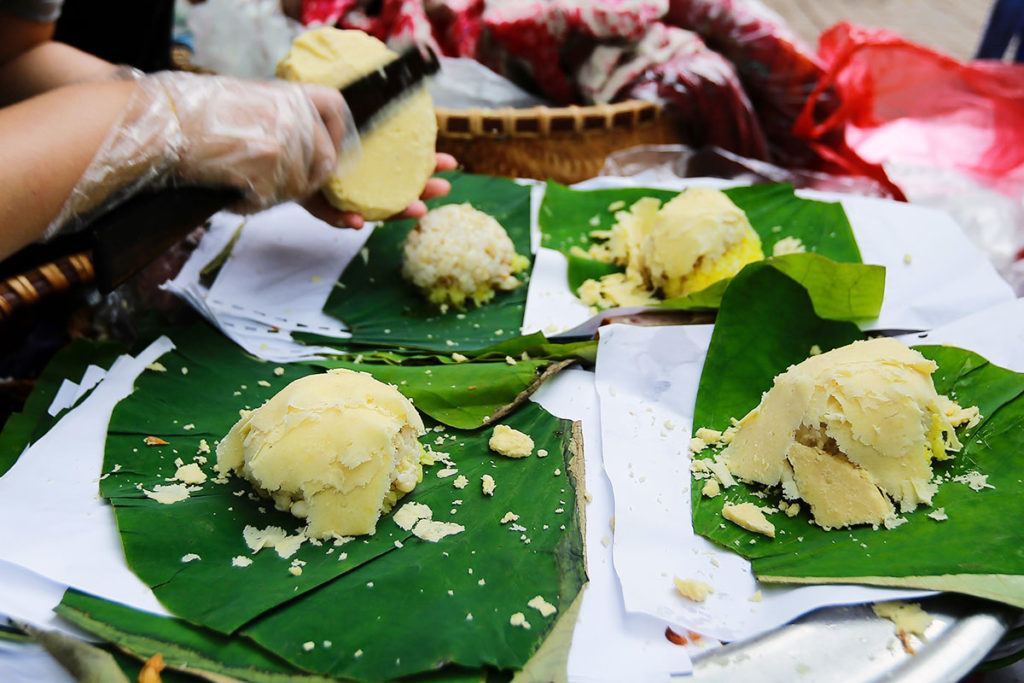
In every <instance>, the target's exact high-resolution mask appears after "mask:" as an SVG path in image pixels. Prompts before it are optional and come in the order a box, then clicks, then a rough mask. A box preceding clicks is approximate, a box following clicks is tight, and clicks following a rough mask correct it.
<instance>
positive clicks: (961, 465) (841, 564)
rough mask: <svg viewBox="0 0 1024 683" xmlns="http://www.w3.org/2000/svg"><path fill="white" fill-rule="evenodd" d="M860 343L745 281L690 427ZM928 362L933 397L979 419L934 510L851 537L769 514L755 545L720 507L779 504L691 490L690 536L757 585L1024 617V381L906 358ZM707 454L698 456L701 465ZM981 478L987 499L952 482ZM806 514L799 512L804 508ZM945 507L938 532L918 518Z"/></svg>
mask: <svg viewBox="0 0 1024 683" xmlns="http://www.w3.org/2000/svg"><path fill="white" fill-rule="evenodd" d="M860 338H863V335H862V334H861V333H860V332H859V331H858V330H857V329H856V328H855V327H854V326H853V325H851V324H849V323H844V322H836V321H829V320H824V319H822V318H820V317H818V316H817V315H815V313H814V310H813V307H812V306H811V303H810V299H809V297H808V295H807V293H806V291H804V290H803V289H802V288H801V287H800V286H799V285H797V284H796V283H795V282H794V281H793V280H791V279H789V278H788V277H786V276H784V275H783V274H782V273H780V272H779V271H777V270H775V269H770V268H762V269H759V270H753V269H751V270H745V271H743V272H741V273H740V274H739V275H737V276H736V278H735V279H734V280H733V284H732V286H731V287H730V288H729V290H728V291H727V292H726V294H725V297H724V299H723V301H722V308H721V310H720V311H719V315H718V320H717V323H716V325H715V330H714V333H713V335H712V339H711V344H710V347H709V349H708V356H707V361H706V362H705V366H704V371H703V374H702V375H701V381H700V386H699V389H698V394H697V402H696V406H695V413H694V425H695V427H701V426H705V427H711V428H714V429H724V428H726V427H728V426H729V424H730V418H737V419H738V418H741V417H743V416H744V415H745V414H746V413H747V412H748V411H749V410H750V409H751V408H753V407H754V406H756V405H757V404H758V402H759V401H760V398H761V393H762V392H763V391H766V390H768V388H770V387H771V384H772V380H773V378H774V377H775V375H777V374H779V373H780V372H782V371H784V370H785V369H786V367H788V366H789V365H790V364H793V363H798V362H800V361H802V360H804V359H805V358H806V357H807V356H808V355H809V351H810V349H811V347H812V346H813V345H818V346H819V347H820V348H821V349H822V350H828V349H831V348H835V347H837V346H842V345H845V344H848V343H850V342H852V341H854V340H856V339H860ZM916 348H918V350H919V351H920V352H921V353H923V354H924V355H925V356H927V357H929V358H931V359H932V360H934V361H935V362H936V363H937V364H938V366H939V369H938V371H937V372H936V373H935V374H934V375H933V379H934V382H935V387H936V389H937V390H938V391H939V393H943V394H947V395H949V396H952V397H955V398H956V400H957V401H958V402H959V403H960V404H961V405H963V406H970V405H977V406H978V407H979V409H980V411H981V414H982V416H983V419H982V421H981V423H980V424H978V425H977V426H975V427H973V428H970V429H961V430H959V431H958V435H959V437H960V439H961V441H962V442H963V444H964V447H963V449H962V450H961V451H960V452H959V453H957V454H956V455H955V456H954V457H953V458H952V459H951V460H947V461H943V462H936V463H934V469H935V471H936V473H938V474H940V475H941V476H942V478H943V480H944V482H943V483H942V484H941V486H940V487H939V491H938V493H937V494H936V495H935V497H934V500H933V507H932V508H931V509H930V508H927V507H925V508H919V509H917V510H915V511H913V512H911V513H907V514H906V515H905V517H906V519H907V522H906V523H905V524H902V525H901V526H898V527H896V528H893V529H888V530H886V529H879V530H877V531H876V530H872V529H871V528H870V527H867V526H861V527H854V528H852V529H843V530H832V531H824V530H822V529H821V528H820V527H817V526H814V525H812V524H811V523H810V521H809V517H808V515H807V512H806V511H801V513H800V514H799V515H798V516H796V517H794V518H789V517H787V516H786V515H784V514H773V515H771V516H770V519H771V521H772V522H773V523H774V524H775V526H776V536H775V538H774V539H769V538H767V537H765V536H761V535H759V534H753V533H750V532H747V531H745V530H744V529H741V528H740V527H738V526H736V525H734V524H728V523H725V524H724V525H723V520H722V516H721V511H722V507H723V505H724V503H726V502H732V503H739V502H752V503H755V504H757V505H759V506H763V505H766V504H769V505H770V504H773V503H775V502H777V500H778V494H777V493H775V492H769V494H768V498H767V499H762V498H758V497H756V495H755V494H758V493H759V492H760V491H761V487H759V486H756V485H746V484H742V483H740V484H738V485H737V486H734V487H730V488H728V489H724V491H723V495H720V496H718V497H716V498H707V497H704V496H702V495H701V494H700V489H701V487H700V486H693V487H692V492H691V497H692V505H693V527H694V530H695V531H696V532H697V533H698V534H701V535H702V536H705V537H707V538H708V539H710V540H712V541H714V542H715V543H718V544H719V545H721V546H724V547H726V548H729V549H730V550H733V551H734V552H737V553H739V554H740V555H742V556H744V557H746V558H749V559H750V560H751V561H752V565H753V570H754V572H755V574H756V575H757V576H758V578H760V579H762V580H765V581H773V582H787V583H865V584H873V585H882V586H901V587H910V588H922V589H932V590H943V591H954V592H959V593H965V594H969V595H974V596H979V597H983V598H988V599H992V600H998V601H1001V602H1005V603H1008V604H1011V605H1015V606H1017V607H1024V577H1022V576H1021V573H1022V572H1021V570H1022V568H1024V543H1022V540H1024V534H1022V532H1021V526H1020V520H1021V519H1024V497H1022V496H1021V495H1020V491H1021V484H1020V480H1021V472H1024V429H1022V426H1024V375H1021V374H1018V373H1015V372H1011V371H1009V370H1006V369H1003V368H999V367H996V366H994V365H992V364H991V363H989V362H988V361H986V360H985V359H983V358H981V357H980V356H978V355H976V354H974V353H972V352H970V351H967V350H964V349H958V348H953V347H944V346H921V347H916ZM711 453H712V449H706V450H705V451H704V452H703V453H701V454H699V455H698V456H697V457H710V456H711ZM969 472H980V473H981V474H984V475H988V483H989V484H990V485H991V486H993V487H994V488H984V489H982V490H980V491H975V490H973V489H971V488H970V487H969V486H967V485H966V484H964V483H961V482H958V481H955V480H954V478H956V477H959V476H961V475H965V474H967V473H969ZM803 507H806V506H803ZM937 508H944V510H945V513H946V514H947V515H948V519H947V520H946V521H936V520H935V519H932V518H930V517H928V516H927V515H928V513H929V512H931V511H932V509H937Z"/></svg>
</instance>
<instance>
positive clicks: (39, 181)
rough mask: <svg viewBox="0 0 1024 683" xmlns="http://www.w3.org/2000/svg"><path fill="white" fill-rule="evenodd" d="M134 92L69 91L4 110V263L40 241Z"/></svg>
mask: <svg viewBox="0 0 1024 683" xmlns="http://www.w3.org/2000/svg"><path fill="white" fill-rule="evenodd" d="M134 88H135V83H134V82H131V81H111V82H104V83H89V84H85V85H74V86H67V87H63V88H58V89H56V90H52V91H50V92H48V93H45V94H43V95H40V96H38V97H33V98H31V99H29V100H25V101H23V102H20V103H18V104H15V105H11V106H9V107H5V108H3V109H0V260H2V259H3V258H5V257H6V256H9V255H10V254H12V253H14V252H15V251H17V250H18V249H20V248H21V247H23V246H26V245H27V244H30V243H32V242H34V241H36V240H37V239H38V238H39V237H40V236H42V234H43V233H44V231H45V230H46V228H47V226H48V225H49V223H50V221H52V220H53V219H54V217H55V216H56V215H57V213H58V211H59V210H60V207H61V206H62V205H63V203H64V200H65V199H67V197H68V195H69V194H70V193H71V190H72V189H73V188H74V187H75V184H76V183H77V181H78V179H79V178H80V177H81V176H82V174H83V173H84V172H85V169H86V168H87V167H88V166H89V162H90V161H91V160H92V158H93V156H94V155H95V154H96V151H97V150H98V149H99V147H100V145H101V144H102V143H103V140H104V139H105V138H106V136H107V134H108V132H109V131H110V129H111V127H112V126H113V125H114V124H115V123H116V122H117V121H118V119H119V118H120V116H121V113H122V111H123V109H124V107H125V105H126V103H127V102H128V100H129V98H130V97H131V94H132V92H133V90H134Z"/></svg>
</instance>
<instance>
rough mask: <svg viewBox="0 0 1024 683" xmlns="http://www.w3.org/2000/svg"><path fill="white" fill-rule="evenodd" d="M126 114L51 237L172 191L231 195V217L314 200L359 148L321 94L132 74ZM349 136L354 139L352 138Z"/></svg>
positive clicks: (334, 105) (339, 102)
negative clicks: (106, 205) (153, 190)
mask: <svg viewBox="0 0 1024 683" xmlns="http://www.w3.org/2000/svg"><path fill="white" fill-rule="evenodd" d="M129 75H130V76H131V77H132V78H134V79H135V87H134V90H133V91H132V94H131V96H130V98H129V99H128V101H127V104H126V105H125V106H124V110H123V112H122V114H121V116H120V118H119V120H118V122H117V123H116V124H115V126H114V127H113V129H112V132H111V133H110V134H109V135H108V136H107V138H106V141H105V142H104V143H103V144H102V146H101V147H100V148H99V150H98V151H97V152H96V154H95V156H94V157H93V159H92V161H91V162H90V164H89V166H88V167H87V168H86V170H85V172H84V173H83V174H82V176H81V178H80V179H79V180H78V182H77V184H76V185H75V187H74V189H73V190H72V191H71V195H70V196H69V197H68V199H67V200H66V201H65V202H64V205H63V206H62V208H61V210H60V213H59V214H58V216H57V218H56V219H55V220H53V221H52V223H51V224H50V228H49V229H48V230H47V236H49V235H51V234H53V233H54V232H55V231H56V230H57V229H59V228H61V227H63V226H66V225H71V224H73V223H74V221H76V220H79V219H81V218H82V217H83V216H84V215H86V214H87V212H88V211H90V210H92V209H93V208H95V207H96V206H98V205H100V204H101V203H102V202H103V201H104V200H105V199H106V198H108V197H110V196H112V195H114V194H115V193H120V196H121V197H122V198H124V197H127V196H129V195H130V194H132V193H133V192H134V191H135V190H137V189H138V188H141V187H144V186H149V187H160V186H161V185H166V184H168V183H171V182H178V183H182V184H186V185H206V186H213V187H224V186H227V187H235V188H239V189H240V190H242V192H243V193H244V198H243V200H242V201H241V202H240V203H239V204H238V205H235V206H232V207H230V208H231V209H232V210H235V211H239V212H242V213H249V212H254V211H259V210H260V209H264V208H266V207H269V206H271V205H273V204H277V203H279V202H282V201H285V200H289V199H302V198H304V197H308V196H309V195H310V194H312V193H314V192H316V191H317V189H318V188H320V187H321V186H322V185H323V183H324V181H325V180H326V178H327V176H328V174H329V173H330V172H331V170H332V169H333V168H334V167H335V166H336V165H337V159H338V149H339V147H343V146H345V145H346V144H352V143H354V142H357V141H358V136H357V135H355V134H354V130H355V128H354V126H353V125H352V124H351V123H350V121H351V115H350V114H349V112H348V106H347V105H346V104H345V102H344V99H343V98H342V96H341V94H340V93H339V92H337V91H336V90H333V89H331V88H327V87H324V86H318V85H308V84H297V83H286V82H284V81H257V80H246V79H239V78H232V77H227V76H200V75H197V74H190V73H181V72H169V71H168V72H158V73H156V74H152V75H142V74H139V73H138V72H132V73H130V74H129ZM348 131H353V133H352V134H348Z"/></svg>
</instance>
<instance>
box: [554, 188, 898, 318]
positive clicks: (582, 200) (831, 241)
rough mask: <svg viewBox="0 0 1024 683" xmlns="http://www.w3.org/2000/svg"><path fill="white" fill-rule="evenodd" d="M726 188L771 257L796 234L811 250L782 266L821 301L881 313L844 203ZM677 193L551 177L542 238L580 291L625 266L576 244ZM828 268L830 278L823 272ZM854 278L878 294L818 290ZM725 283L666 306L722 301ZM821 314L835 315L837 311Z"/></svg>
mask: <svg viewBox="0 0 1024 683" xmlns="http://www.w3.org/2000/svg"><path fill="white" fill-rule="evenodd" d="M723 191H724V192H725V194H726V195H728V196H729V198H730V199H731V200H732V201H733V202H734V203H735V204H736V205H737V206H739V207H740V208H741V209H743V211H744V212H745V213H746V214H747V218H748V219H749V220H750V224H751V226H752V227H753V228H754V230H755V231H756V232H757V233H758V235H759V236H760V238H761V247H762V249H763V251H764V253H765V254H766V255H768V256H771V254H772V250H773V248H774V246H775V244H776V243H777V242H779V241H780V240H781V239H784V238H787V237H792V238H797V239H799V240H800V241H801V242H802V243H803V245H804V247H805V248H806V250H807V252H809V254H804V255H801V254H796V255H793V256H792V257H787V260H788V261H789V263H788V264H787V265H783V266H781V267H782V268H785V269H786V270H787V271H788V272H789V274H790V275H791V276H792V277H793V278H794V279H796V280H797V281H799V282H801V283H803V284H805V286H806V287H807V288H808V289H809V290H811V291H812V292H814V293H815V298H816V303H817V300H818V299H821V298H824V299H825V300H826V301H835V302H836V303H834V304H832V308H833V309H835V310H842V309H843V308H847V309H849V310H848V311H847V312H846V313H844V315H845V316H846V318H848V319H857V318H870V317H873V316H875V315H877V314H878V306H880V303H881V295H882V291H883V288H884V271H883V270H882V269H880V268H877V267H870V268H869V267H866V266H864V265H862V263H861V255H860V250H859V249H858V248H857V241H856V239H855V238H854V236H853V231H852V230H851V228H850V222H849V220H847V218H846V214H845V213H844V211H843V207H842V206H841V205H840V204H839V203H837V202H822V201H817V200H811V199H804V198H802V197H797V196H796V195H795V194H794V192H793V188H792V186H789V185H780V184H764V185H752V186H747V187H734V188H729V189H726V190H723ZM677 194H678V192H675V191H672V190H664V189H657V188H644V187H626V188H610V189H600V190H573V189H570V188H567V187H565V186H563V185H560V184H558V183H556V182H553V181H549V182H548V184H547V187H546V189H545V193H544V200H543V202H542V203H541V206H540V213H539V217H538V222H539V224H540V228H541V233H542V234H541V245H542V246H544V247H547V248H550V249H555V250H557V251H560V252H562V253H563V254H565V256H566V257H567V258H568V260H569V270H568V275H569V287H570V289H571V290H572V291H576V289H577V288H578V287H579V286H580V285H581V284H583V282H584V281H585V280H586V279H588V278H600V277H601V276H602V275H605V274H607V273H612V272H617V271H621V270H622V269H621V268H620V267H618V266H615V265H612V264H605V263H600V262H597V261H593V260H590V259H586V258H581V257H579V256H576V255H573V254H572V248H573V247H580V248H583V249H586V248H587V247H588V246H589V245H591V244H594V243H596V242H595V240H594V239H593V238H591V236H590V233H591V232H593V231H595V230H609V229H611V227H612V225H613V224H614V222H615V213H616V212H617V211H620V210H626V209H628V208H629V207H630V206H631V205H632V204H633V203H635V202H636V201H637V200H639V199H641V198H643V197H654V198H656V199H658V200H660V201H661V202H662V203H664V202H666V201H668V200H669V199H671V198H672V197H674V196H676V195H677ZM610 207H615V208H610ZM820 257H825V258H820ZM833 271H834V273H833ZM823 274H824V275H827V276H828V277H823V276H822V275H823ZM851 279H859V280H862V281H863V280H870V281H871V286H870V287H868V288H864V287H863V286H862V287H861V288H860V289H859V291H860V292H861V293H862V294H867V295H870V296H871V297H873V298H871V299H869V300H860V301H851V302H844V301H842V300H841V299H837V298H836V297H834V296H829V295H828V294H827V293H826V294H824V295H818V294H817V290H818V289H819V288H821V287H825V291H826V292H827V290H828V288H829V287H830V285H831V286H833V287H835V286H838V285H839V282H837V281H842V282H844V283H848V282H849V281H850V280H851ZM830 281H833V282H830ZM727 284H728V282H727V281H725V282H721V283H718V284H716V285H712V286H711V287H708V288H707V289H705V290H704V291H702V292H696V293H694V294H692V295H690V296H686V297H680V298H678V299H672V300H669V301H666V302H665V303H664V304H663V305H664V306H666V307H669V308H676V309H685V310H688V309H708V308H717V307H718V305H719V302H720V301H721V297H722V292H723V291H724V290H725V288H726V286H727ZM861 284H862V285H863V284H865V283H863V282H862V283H861ZM876 295H877V298H874V297H875V296H876ZM864 304H868V305H867V306H865V305H864ZM823 314H824V315H833V316H834V315H835V313H834V312H832V311H826V312H824V313H823Z"/></svg>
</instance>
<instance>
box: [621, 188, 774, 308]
mask: <svg viewBox="0 0 1024 683" xmlns="http://www.w3.org/2000/svg"><path fill="white" fill-rule="evenodd" d="M640 249H641V254H642V256H641V258H642V261H643V264H644V269H645V271H646V276H647V278H648V280H649V281H650V283H651V285H652V286H653V287H654V288H655V289H660V290H661V291H662V292H663V293H664V294H665V296H666V297H667V298H673V297H679V296H686V295H687V294H691V293H693V292H698V291H700V290H702V289H704V288H706V287H707V286H709V285H711V284H714V283H715V282H718V281H719V280H723V279H725V278H728V277H732V276H733V275H735V274H736V273H738V272H739V271H740V270H741V269H742V268H743V266H745V265H747V264H748V263H751V262H753V261H759V260H761V259H763V258H764V254H763V253H762V251H761V238H760V237H759V236H758V234H757V232H755V231H754V228H753V227H751V225H750V221H749V220H748V219H747V214H746V213H744V211H743V210H742V209H740V208H739V207H738V206H736V205H735V204H734V203H733V202H732V200H731V199H729V197H728V196H727V195H726V194H725V193H724V192H721V191H720V190H716V189H713V188H709V187H691V188H688V189H687V190H685V191H683V192H681V193H680V194H678V195H676V196H675V197H673V198H672V199H671V200H670V201H668V202H667V203H666V204H665V205H664V206H663V207H661V209H660V210H659V211H658V214H657V216H656V217H655V218H654V221H653V222H652V223H651V226H650V230H649V232H648V233H647V235H645V236H644V238H643V241H642V244H641V246H640Z"/></svg>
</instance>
